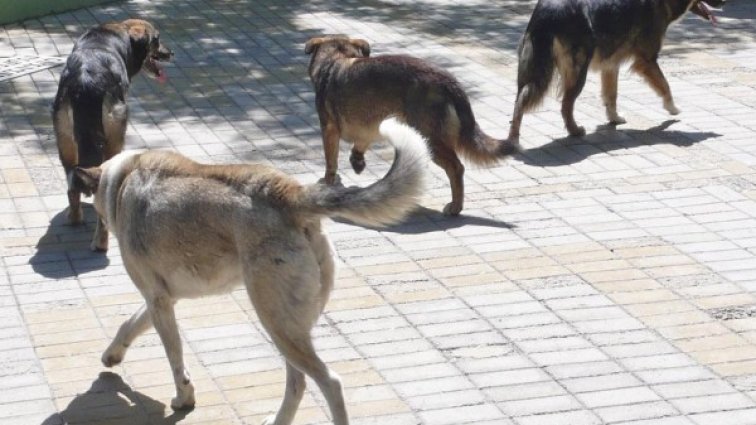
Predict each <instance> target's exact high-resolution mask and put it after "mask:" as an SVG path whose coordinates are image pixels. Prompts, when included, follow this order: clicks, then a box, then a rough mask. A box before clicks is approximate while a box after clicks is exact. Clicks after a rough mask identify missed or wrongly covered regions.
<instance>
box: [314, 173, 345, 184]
mask: <svg viewBox="0 0 756 425" xmlns="http://www.w3.org/2000/svg"><path fill="white" fill-rule="evenodd" d="M318 184H327V185H329V186H341V185H342V184H341V176H339V175H338V174H334V175H333V176H330V177H329V176H326V177H323V178H321V179H320V180H318Z"/></svg>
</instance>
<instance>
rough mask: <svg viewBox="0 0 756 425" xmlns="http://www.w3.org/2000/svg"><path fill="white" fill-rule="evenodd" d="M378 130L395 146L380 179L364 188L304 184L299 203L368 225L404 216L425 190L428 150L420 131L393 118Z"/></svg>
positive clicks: (308, 207) (305, 206)
mask: <svg viewBox="0 0 756 425" xmlns="http://www.w3.org/2000/svg"><path fill="white" fill-rule="evenodd" d="M379 130H380V133H381V135H382V136H383V137H384V138H386V139H387V140H388V141H389V142H391V144H392V145H393V146H394V148H395V149H396V153H395V154H394V163H393V164H392V165H391V169H390V170H389V171H388V173H387V174H386V175H385V176H383V178H382V179H380V180H378V181H377V182H375V183H373V184H371V185H370V186H367V187H356V186H352V187H344V186H331V185H326V184H324V183H317V184H313V185H310V186H306V187H305V188H304V193H303V197H302V198H301V201H300V205H302V206H303V207H304V208H306V209H308V210H310V211H313V212H314V213H319V214H323V215H327V216H334V217H342V218H345V219H347V220H350V221H353V222H355V223H358V224H361V225H367V226H376V225H389V224H393V223H396V222H398V221H399V220H401V219H402V218H404V216H405V215H407V213H408V212H409V211H410V210H412V209H413V208H414V207H415V205H416V204H417V200H418V198H419V197H420V195H421V194H422V193H423V191H424V186H425V176H426V172H427V167H428V149H427V146H426V143H425V140H424V139H423V137H422V136H421V135H420V133H418V132H417V131H415V130H414V129H413V128H411V127H409V126H407V125H405V124H403V123H401V122H399V121H398V120H396V119H395V118H389V119H387V120H385V121H383V123H382V124H381V126H380V128H379Z"/></svg>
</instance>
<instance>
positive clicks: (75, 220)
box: [68, 189, 84, 226]
mask: <svg viewBox="0 0 756 425" xmlns="http://www.w3.org/2000/svg"><path fill="white" fill-rule="evenodd" d="M82 223H84V212H83V211H82V210H81V192H79V191H78V190H75V189H70V190H69V191H68V224H71V225H73V226H76V225H79V224H82Z"/></svg>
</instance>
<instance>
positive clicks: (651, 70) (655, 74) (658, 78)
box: [632, 57, 680, 115]
mask: <svg viewBox="0 0 756 425" xmlns="http://www.w3.org/2000/svg"><path fill="white" fill-rule="evenodd" d="M632 69H633V70H634V71H635V72H637V73H638V74H640V75H641V76H643V78H645V79H646V82H648V85H650V86H651V88H652V89H654V91H655V92H656V93H657V94H658V95H659V96H661V98H662V100H663V101H664V109H666V110H667V112H669V113H670V114H671V115H677V114H679V113H680V110H679V109H677V106H675V101H674V100H673V99H672V91H671V90H670V89H669V83H668V82H667V79H666V78H665V77H664V73H663V72H662V70H661V68H659V63H658V62H657V61H656V59H644V58H640V57H639V58H638V59H636V60H635V63H633V66H632Z"/></svg>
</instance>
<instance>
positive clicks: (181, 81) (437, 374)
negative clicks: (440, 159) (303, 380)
mask: <svg viewBox="0 0 756 425" xmlns="http://www.w3.org/2000/svg"><path fill="white" fill-rule="evenodd" d="M731 3H732V4H730V5H728V8H727V10H726V11H725V12H724V13H723V14H721V19H720V24H719V26H718V27H716V28H714V27H712V26H710V25H708V24H707V23H705V22H703V21H701V20H698V19H696V18H694V17H692V16H691V17H687V18H686V19H684V20H683V21H682V22H680V23H678V24H677V26H675V27H674V28H673V29H672V30H671V31H670V37H669V42H668V43H667V46H666V47H665V50H664V53H663V58H662V68H663V69H665V70H666V73H667V75H668V77H669V80H670V83H671V85H672V89H673V92H674V94H675V95H676V99H677V103H678V106H680V108H681V109H682V110H683V111H684V112H683V114H681V115H680V116H679V118H678V119H679V121H670V117H668V116H667V115H666V114H665V112H664V110H663V109H662V107H661V102H660V101H659V100H658V99H657V98H656V97H655V96H654V95H653V94H652V93H651V91H650V89H649V88H647V87H646V86H645V85H643V84H642V83H641V82H640V81H639V79H638V78H637V77H635V76H633V75H631V74H629V73H623V75H622V77H621V83H620V85H621V87H620V110H621V113H622V114H624V116H625V117H626V118H627V119H628V124H627V125H624V126H621V127H620V128H619V129H617V130H616V131H615V130H612V129H606V128H602V127H598V126H600V125H601V124H602V122H603V119H604V118H603V117H604V115H603V108H602V107H601V104H600V101H599V99H598V84H597V81H596V78H595V75H592V76H591V77H590V81H589V83H588V85H587V87H586V90H585V91H584V93H583V96H582V97H581V98H580V100H579V101H578V108H577V116H578V118H579V121H581V122H582V123H583V124H585V125H586V127H587V128H589V129H591V130H593V129H595V131H590V133H591V134H590V135H589V136H588V137H586V138H584V139H582V140H565V139H560V138H561V137H563V135H564V130H563V129H562V124H561V119H560V117H559V114H558V112H557V111H558V106H557V103H556V102H555V101H554V100H553V97H552V98H550V100H549V101H548V102H547V103H546V104H545V105H544V107H543V108H542V109H541V111H540V112H538V113H535V114H532V115H528V116H526V118H525V122H524V127H523V139H522V142H523V144H524V146H525V147H526V148H527V151H526V152H525V153H524V155H522V156H521V157H518V158H515V159H512V160H509V161H507V162H506V163H503V164H501V165H500V166H498V167H495V168H490V169H474V167H469V168H470V169H469V170H468V173H467V176H466V183H467V191H468V194H467V205H466V210H465V215H464V216H463V217H461V218H457V219H447V218H444V217H443V216H442V215H440V214H439V212H438V211H439V210H440V208H441V207H442V206H443V204H444V203H446V202H447V201H448V199H449V188H448V183H447V181H446V178H445V177H444V176H443V175H442V172H441V170H440V169H438V168H436V167H433V168H432V169H431V171H432V173H433V176H434V179H433V188H432V190H431V191H430V192H429V193H428V195H427V196H426V197H425V199H423V206H424V207H425V209H424V210H422V211H420V212H419V213H417V214H416V215H414V216H413V217H411V219H410V220H408V221H407V222H406V223H405V224H403V225H401V226H397V227H393V228H389V229H385V230H381V231H378V230H373V229H364V228H360V227H355V226H352V225H349V224H345V223H329V224H328V229H329V230H330V232H331V234H332V235H333V239H334V241H335V244H336V247H337V250H338V254H339V258H340V263H341V268H340V273H339V279H338V282H337V285H336V286H337V289H336V291H335V292H334V294H333V299H332V300H331V302H330V304H329V306H328V308H327V313H326V314H325V316H324V317H323V319H322V321H321V323H320V325H319V326H318V327H317V328H316V330H315V332H314V333H315V337H316V343H317V346H318V348H319V351H320V353H321V354H322V356H323V357H324V358H325V359H326V360H327V362H328V363H329V364H331V365H332V366H333V367H334V368H335V369H336V370H337V371H338V372H339V373H340V374H341V376H342V378H343V381H344V383H345V386H346V396H347V403H348V409H349V412H350V414H351V416H352V418H353V422H354V423H355V424H392V425H404V424H438V425H440V424H466V423H471V424H479V425H493V424H518V425H536V424H537V425H545V424H548V425H561V424H576V425H589V424H604V423H611V424H618V423H623V424H624V423H632V424H637V425H641V424H651V423H652V424H659V425H673V424H674V425H678V424H701V425H703V424H727V425H734V424H756V296H755V295H754V291H756V202H754V201H755V200H756V154H754V150H755V149H756V36H754V34H756V20H754V17H756V4H754V3H753V2H747V1H740V2H731ZM532 4H533V3H532V2H531V1H516V0H495V1H490V0H487V1H479V0H469V1H464V2H459V1H450V0H426V1H411V0H407V1H402V0H391V1H389V0H347V1H336V0H332V1H329V0H316V1H305V0H302V1H296V0H291V1H273V0H261V1H209V0H189V1H167V0H155V1H150V2H148V1H133V2H116V3H113V4H112V5H110V6H107V7H97V8H91V9H85V10H81V11H78V12H74V13H67V14H62V15H57V16H50V17H46V18H43V19H40V20H34V21H29V22H26V23H25V25H23V26H20V25H14V26H8V27H5V28H2V30H1V31H0V57H2V56H13V55H22V54H31V55H42V56H65V55H67V54H68V53H69V52H70V49H71V46H72V41H73V37H75V36H76V35H77V34H79V33H81V32H82V31H83V30H84V29H85V28H87V27H89V26H91V25H93V24H96V23H98V22H102V21H107V20H112V19H122V18H125V17H129V16H145V17H150V18H151V19H152V20H154V21H156V23H157V24H158V25H159V26H160V28H162V31H163V32H162V34H163V39H164V41H165V42H166V43H167V44H169V45H170V46H171V47H172V48H173V49H174V51H175V52H176V61H175V65H174V66H171V67H170V68H169V69H168V73H169V75H170V82H169V84H167V85H164V86H158V85H157V84H155V83H154V82H152V81H148V80H147V79H144V78H142V77H139V78H138V79H137V81H136V82H135V84H134V86H133V91H132V96H131V98H130V99H129V104H130V107H131V111H132V115H131V125H130V127H129V130H128V134H129V135H128V147H129V148H144V147H149V148H158V147H159V148H172V149H176V150H178V151H180V152H183V153H185V154H187V155H190V156H192V157H194V158H197V159H200V160H206V161H216V162H228V161H262V162H269V163H273V164H275V165H276V166H278V167H280V168H282V169H284V170H286V171H287V172H289V173H292V174H294V175H296V176H297V177H298V178H299V179H301V180H302V181H307V182H311V181H314V180H316V179H317V178H318V177H320V176H321V174H322V172H323V168H324V161H323V155H322V149H321V147H320V141H319V136H318V134H319V132H318V127H317V118H316V115H315V113H314V108H313V95H312V92H311V89H310V86H309V83H308V81H307V80H306V77H305V76H306V73H305V65H306V57H305V56H304V54H303V44H304V41H305V40H306V39H307V38H308V37H309V36H312V35H316V34H319V33H324V32H327V33H334V32H339V33H347V34H351V35H354V36H361V37H364V38H367V39H368V40H370V41H371V42H372V43H373V51H374V54H380V53H388V52H391V53H398V52H401V53H411V54H414V55H417V56H421V57H425V58H428V59H430V60H433V61H434V62H436V63H439V64H442V65H444V66H446V67H448V68H449V69H450V70H451V71H452V72H454V73H455V74H456V75H457V76H458V77H459V78H460V79H461V80H462V81H463V82H464V85H465V86H466V87H467V89H468V90H469V93H470V95H471V98H472V103H473V109H474V110H475V112H476V114H477V116H478V117H479V120H480V122H481V125H482V127H483V128H484V129H485V130H486V131H488V132H489V133H491V134H494V135H497V136H501V137H503V136H504V135H505V134H506V131H507V129H508V119H509V116H510V113H511V108H512V102H513V96H514V88H515V87H514V85H515V84H514V76H515V72H516V66H515V63H514V61H515V56H514V48H515V46H516V43H517V41H518V38H519V35H520V34H521V32H522V31H523V28H524V25H525V23H526V22H527V18H528V15H529V12H530V10H531V9H532ZM59 71H60V68H53V69H50V70H45V71H40V72H35V73H32V74H31V75H27V76H22V77H18V78H15V79H13V80H10V81H8V82H3V83H0V105H1V106H0V169H1V172H2V174H1V175H0V236H1V242H2V244H1V245H0V249H1V251H0V254H1V255H2V259H1V261H2V262H1V263H0V268H1V269H0V270H1V271H2V272H1V273H0V423H2V424H7V425H10V424H23V425H27V424H44V425H55V424H61V423H64V422H65V421H68V422H69V423H87V424H104V423H108V424H142V423H152V424H175V423H203V424H209V423H214V424H228V423H250V424H257V423H259V421H260V419H261V418H262V417H264V416H265V415H267V414H268V413H270V412H272V411H273V410H274V409H275V408H276V407H277V405H278V402H279V398H280V396H281V394H282V390H283V382H282V380H283V373H282V370H281V360H280V358H279V356H278V354H277V353H276V352H275V351H274V349H273V348H272V346H271V344H270V341H269V338H268V337H267V336H266V335H265V334H264V333H263V332H262V331H261V328H260V326H259V324H258V322H257V321H256V318H255V315H254V313H253V311H252V310H251V308H250V304H249V302H248V300H247V298H246V295H245V294H244V293H243V292H241V291H239V292H235V293H233V294H231V295H229V296H224V297H214V298H208V299H204V300H197V301H187V302H182V303H180V304H179V314H180V317H181V319H180V327H181V329H182V336H183V338H184V340H185V347H186V348H185V349H186V359H187V362H188V365H189V367H190V370H191V372H192V374H193V377H194V379H195V382H196V384H195V385H196V386H197V389H198V394H197V399H198V406H197V408H196V409H195V410H194V411H193V412H191V413H189V414H172V412H171V410H170V408H167V407H166V406H165V404H166V403H168V401H169V400H170V397H171V393H172V386H171V375H170V372H169V370H168V365H167V361H166V360H165V357H164V354H163V351H162V347H161V346H160V345H159V342H158V340H157V337H156V335H155V334H154V333H150V334H147V335H146V336H145V337H143V338H142V339H140V340H139V342H138V344H137V345H136V346H135V347H133V348H132V350H131V351H130V352H129V354H128V356H127V359H126V361H125V362H124V364H123V365H122V366H119V367H117V368H115V369H113V370H112V371H110V372H108V371H106V369H104V368H103V367H102V366H101V365H100V363H99V355H100V353H101V351H102V350H103V349H104V348H105V347H106V345H107V343H108V339H109V338H110V337H112V336H113V334H114V332H115V329H116V328H117V326H118V325H119V324H120V323H121V322H122V321H123V320H124V319H125V318H127V317H128V316H129V315H130V314H131V313H132V312H133V311H134V310H135V309H136V308H137V307H138V305H139V304H140V297H139V296H138V295H137V294H136V292H135V290H134V288H133V287H132V285H131V284H130V282H129V279H128V277H127V276H126V274H125V272H124V269H123V266H122V262H121V258H120V256H119V254H118V250H117V249H113V250H111V251H110V252H109V253H108V255H107V256H103V255H99V254H92V253H90V252H88V251H87V249H86V246H87V242H88V239H89V238H90V235H91V232H92V222H91V220H92V214H91V210H88V212H87V213H88V217H89V223H88V224H87V226H86V227H85V228H71V227H68V226H66V225H64V213H63V212H62V211H63V209H64V206H65V202H66V201H65V184H64V178H63V175H62V169H61V167H60V166H59V163H58V161H57V154H56V151H55V147H54V142H53V138H52V127H51V122H50V119H49V105H50V103H51V100H52V97H53V95H54V93H55V89H56V81H57V77H58V73H59ZM597 127H598V128H597ZM343 152H346V147H345V149H344V150H343ZM345 158H346V156H345V155H342V161H341V164H342V169H343V170H344V172H343V174H342V178H343V179H344V180H345V182H347V183H359V184H365V183H367V182H369V181H372V180H374V179H375V178H376V177H378V176H380V175H382V174H383V173H384V172H385V171H386V170H387V168H388V161H390V158H391V150H390V149H387V148H386V147H380V146H378V147H376V148H375V149H374V150H373V151H372V152H371V154H370V155H369V156H368V169H367V171H366V173H364V174H363V175H362V176H356V175H355V174H354V173H353V172H351V170H349V167H348V163H347V161H346V160H345ZM311 387H314V386H313V385H311ZM323 406H324V402H323V399H322V396H321V395H320V393H319V392H317V391H311V392H308V394H307V396H306V399H305V401H304V403H303V406H302V409H301V410H300V412H299V414H298V416H297V420H296V423H299V424H305V423H308V424H309V423H324V422H327V416H326V413H325V411H324V409H323Z"/></svg>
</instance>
